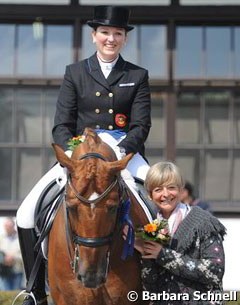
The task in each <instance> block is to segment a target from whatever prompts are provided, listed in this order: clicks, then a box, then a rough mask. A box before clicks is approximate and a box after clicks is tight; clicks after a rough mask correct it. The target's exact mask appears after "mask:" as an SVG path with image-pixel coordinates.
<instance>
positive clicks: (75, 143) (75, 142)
mask: <svg viewBox="0 0 240 305" xmlns="http://www.w3.org/2000/svg"><path fill="white" fill-rule="evenodd" d="M84 141H85V136H84V135H81V136H77V137H73V138H71V139H70V140H69V141H68V143H67V144H68V149H70V150H72V151H73V150H74V149H75V148H76V147H77V146H78V145H79V144H80V143H83V142H84Z"/></svg>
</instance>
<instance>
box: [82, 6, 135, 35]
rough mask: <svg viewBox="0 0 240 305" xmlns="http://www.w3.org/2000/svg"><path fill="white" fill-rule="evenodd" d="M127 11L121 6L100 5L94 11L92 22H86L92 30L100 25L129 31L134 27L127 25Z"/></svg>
mask: <svg viewBox="0 0 240 305" xmlns="http://www.w3.org/2000/svg"><path fill="white" fill-rule="evenodd" d="M129 14H130V12H129V10H128V9H127V8H126V7H122V6H109V5H100V6H96V7H95V9H94V18H93V20H89V21H87V24H88V25H89V26H91V27H92V28H97V27H98V26H100V25H105V26H113V27H118V28H123V29H125V30H126V31H131V30H132V29H133V28H134V27H133V26H130V25H128V19H129Z"/></svg>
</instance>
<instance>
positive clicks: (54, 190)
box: [34, 180, 65, 250]
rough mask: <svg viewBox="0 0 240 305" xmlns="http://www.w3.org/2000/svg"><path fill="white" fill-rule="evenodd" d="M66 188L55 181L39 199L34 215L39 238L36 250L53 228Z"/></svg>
mask: <svg viewBox="0 0 240 305" xmlns="http://www.w3.org/2000/svg"><path fill="white" fill-rule="evenodd" d="M64 188H65V186H62V187H60V185H59V184H58V183H57V181H56V180H53V181H51V182H50V183H49V184H48V185H47V186H46V187H45V189H44V190H43V191H42V193H41V195H40V197H39V199H38V202H37V205H36V208H35V213H34V223H35V232H36V234H37V237H38V241H37V244H36V246H35V249H36V250H37V249H38V248H39V247H40V245H41V242H42V241H43V240H44V238H45V237H46V236H47V235H48V233H49V231H50V229H51V227H52V224H53V221H54V218H55V215H56V213H57V211H58V208H59V206H60V203H61V202H62V197H63V195H64Z"/></svg>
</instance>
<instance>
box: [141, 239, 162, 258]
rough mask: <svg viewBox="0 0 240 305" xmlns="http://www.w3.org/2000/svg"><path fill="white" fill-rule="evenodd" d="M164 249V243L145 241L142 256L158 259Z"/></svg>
mask: <svg viewBox="0 0 240 305" xmlns="http://www.w3.org/2000/svg"><path fill="white" fill-rule="evenodd" d="M161 250H162V245H161V244H159V243H157V242H154V241H145V242H144V245H143V256H142V258H147V259H156V258H157V257H158V255H159V253H160V251H161Z"/></svg>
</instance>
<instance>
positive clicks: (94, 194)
mask: <svg viewBox="0 0 240 305" xmlns="http://www.w3.org/2000/svg"><path fill="white" fill-rule="evenodd" d="M99 196H100V195H99V194H98V193H96V192H94V193H92V195H91V196H90V197H89V198H88V200H90V201H91V200H95V199H97V198H98V197H99ZM95 207H96V204H95V203H91V210H94V209H95Z"/></svg>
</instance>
